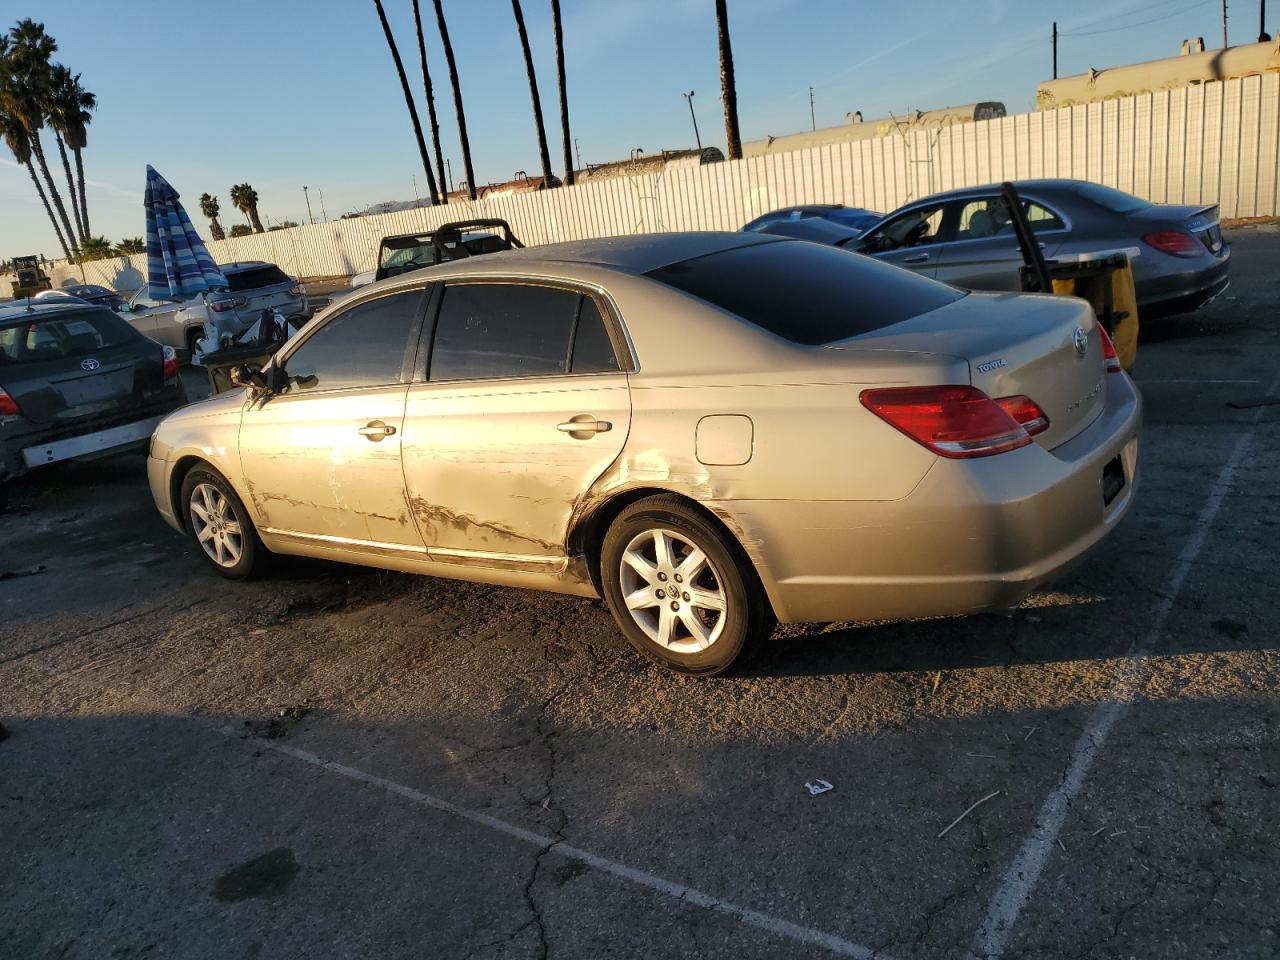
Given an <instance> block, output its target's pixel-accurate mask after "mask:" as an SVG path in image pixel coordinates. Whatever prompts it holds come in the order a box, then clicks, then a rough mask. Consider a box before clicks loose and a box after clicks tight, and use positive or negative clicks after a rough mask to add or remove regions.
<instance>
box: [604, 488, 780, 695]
mask: <svg viewBox="0 0 1280 960" xmlns="http://www.w3.org/2000/svg"><path fill="white" fill-rule="evenodd" d="M600 580H601V586H602V587H603V592H604V596H605V600H606V602H607V603H608V604H609V609H610V611H611V612H612V613H613V617H614V619H615V620H616V621H617V622H618V626H619V627H620V628H621V629H622V632H623V634H624V635H625V636H626V638H627V640H628V641H630V643H631V645H632V646H634V647H635V648H636V649H637V650H638V651H640V652H641V653H642V654H644V655H645V656H646V657H649V658H650V659H651V660H655V661H657V662H658V663H661V664H663V665H664V666H667V667H670V668H671V669H672V670H676V671H678V672H680V673H687V674H692V675H696V676H703V677H712V676H715V675H717V674H720V673H723V672H724V671H725V670H727V669H729V667H730V666H731V665H732V664H733V663H734V661H735V660H737V659H738V656H739V655H740V654H741V653H742V651H743V649H744V648H745V647H746V646H747V645H748V644H754V643H755V642H757V641H759V640H762V639H764V638H765V637H767V636H768V635H769V634H770V633H771V632H772V631H773V627H774V625H775V624H776V622H777V621H776V619H775V618H774V615H773V609H772V608H771V607H770V605H769V600H768V598H767V597H766V596H765V593H764V588H763V587H762V586H761V585H760V580H759V578H758V577H757V576H756V572H755V569H754V568H753V567H752V566H751V562H750V560H748V559H747V557H746V556H745V554H744V553H743V551H742V548H741V547H740V546H739V545H738V544H737V543H735V542H734V541H733V540H732V539H731V538H730V537H728V536H726V535H725V534H724V532H723V531H722V530H720V528H719V527H718V526H716V525H715V524H714V523H712V522H711V521H709V520H708V519H707V518H706V517H704V516H703V515H702V514H701V513H699V512H698V511H697V510H696V509H694V508H692V507H691V506H689V505H688V504H687V503H686V502H685V501H683V500H681V499H680V498H679V497H675V496H669V495H664V496H656V497H649V498H646V499H644V500H641V501H639V502H637V503H634V504H632V505H631V506H629V507H627V508H625V509H624V510H623V511H622V513H620V514H619V515H618V517H617V519H615V520H614V521H613V523H612V524H611V525H610V526H609V530H608V532H607V533H606V534H605V538H604V545H603V547H602V549H601V551H600Z"/></svg>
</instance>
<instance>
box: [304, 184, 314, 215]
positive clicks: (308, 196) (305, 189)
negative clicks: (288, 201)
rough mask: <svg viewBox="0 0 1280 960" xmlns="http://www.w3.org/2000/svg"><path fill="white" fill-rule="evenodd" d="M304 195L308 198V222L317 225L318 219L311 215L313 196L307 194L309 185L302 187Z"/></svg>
mask: <svg viewBox="0 0 1280 960" xmlns="http://www.w3.org/2000/svg"><path fill="white" fill-rule="evenodd" d="M302 195H303V196H304V197H306V198H307V222H308V223H315V222H316V218H315V217H313V216H312V215H311V194H309V193H307V185H306V184H305V183H304V184H303V185H302Z"/></svg>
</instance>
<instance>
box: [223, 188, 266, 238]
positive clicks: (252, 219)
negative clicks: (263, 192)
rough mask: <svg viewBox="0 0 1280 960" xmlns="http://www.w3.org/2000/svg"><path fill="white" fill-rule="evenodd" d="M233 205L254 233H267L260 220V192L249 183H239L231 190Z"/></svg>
mask: <svg viewBox="0 0 1280 960" xmlns="http://www.w3.org/2000/svg"><path fill="white" fill-rule="evenodd" d="M231 203H232V204H233V205H234V206H235V208H236V209H237V210H239V211H240V212H241V213H243V214H244V215H245V219H246V220H248V221H249V224H250V225H251V226H252V227H253V232H254V233H265V232H266V231H264V230H263V229H262V221H261V220H259V219H258V191H257V190H255V189H253V187H251V186H249V184H247V183H238V184H236V185H235V186H234V187H232V188H231Z"/></svg>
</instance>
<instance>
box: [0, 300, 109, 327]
mask: <svg viewBox="0 0 1280 960" xmlns="http://www.w3.org/2000/svg"><path fill="white" fill-rule="evenodd" d="M102 309H103V308H102V307H99V306H95V305H94V304H92V303H85V302H84V301H83V300H73V299H70V298H64V297H49V298H48V299H45V300H34V299H33V300H32V301H31V303H30V306H28V304H27V301H26V300H25V299H23V300H15V301H13V302H12V303H0V323H11V322H12V321H14V320H21V319H22V318H23V317H39V318H42V319H43V318H46V317H49V316H52V315H54V314H58V313H69V312H75V311H77V310H95V311H100V310H102Z"/></svg>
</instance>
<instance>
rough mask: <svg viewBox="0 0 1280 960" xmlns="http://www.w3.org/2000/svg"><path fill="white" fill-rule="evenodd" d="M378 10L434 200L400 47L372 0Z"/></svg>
mask: <svg viewBox="0 0 1280 960" xmlns="http://www.w3.org/2000/svg"><path fill="white" fill-rule="evenodd" d="M373 5H374V6H375V7H376V8H377V10H378V19H379V20H380V21H382V32H383V34H385V35H386V38H387V46H388V47H390V48H391V59H392V60H394V61H395V63H396V73H397V74H399V75H400V89H401V90H402V91H403V92H404V105H405V106H406V107H408V108H409V119H410V120H412V121H413V135H414V137H416V138H417V140H418V153H419V154H420V155H421V157H422V167H423V169H424V170H426V171H427V189H429V190H430V191H431V196H432V199H433V200H434V198H435V195H436V193H437V190H436V178H435V174H433V173H432V172H431V161H430V160H428V159H427V142H426V141H425V140H423V139H422V121H421V120H419V119H418V108H417V106H416V105H415V104H414V102H413V94H412V93H410V92H409V78H408V77H407V76H406V75H405V72H404V62H403V61H402V60H401V59H400V49H399V48H398V47H397V46H396V38H395V37H394V36H392V34H391V24H389V23H387V13H386V11H385V10H383V9H382V0H373Z"/></svg>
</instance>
